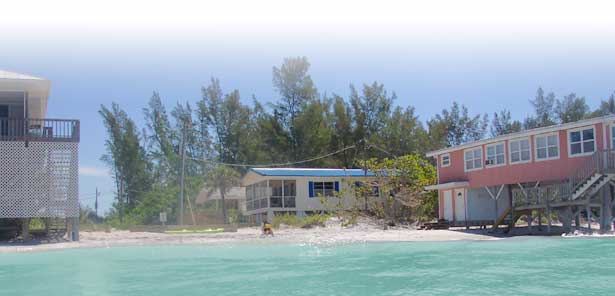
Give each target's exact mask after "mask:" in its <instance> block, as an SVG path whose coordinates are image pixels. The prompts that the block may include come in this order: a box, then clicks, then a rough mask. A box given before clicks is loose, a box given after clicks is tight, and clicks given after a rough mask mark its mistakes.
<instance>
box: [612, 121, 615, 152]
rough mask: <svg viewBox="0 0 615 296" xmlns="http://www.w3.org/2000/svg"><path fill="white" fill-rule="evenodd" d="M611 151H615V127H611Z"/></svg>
mask: <svg viewBox="0 0 615 296" xmlns="http://www.w3.org/2000/svg"><path fill="white" fill-rule="evenodd" d="M611 149H615V125H612V126H611Z"/></svg>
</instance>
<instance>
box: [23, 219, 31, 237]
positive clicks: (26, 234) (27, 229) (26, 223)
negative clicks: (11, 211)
mask: <svg viewBox="0 0 615 296" xmlns="http://www.w3.org/2000/svg"><path fill="white" fill-rule="evenodd" d="M21 238H22V239H23V240H24V241H27V240H29V239H30V218H23V219H21Z"/></svg>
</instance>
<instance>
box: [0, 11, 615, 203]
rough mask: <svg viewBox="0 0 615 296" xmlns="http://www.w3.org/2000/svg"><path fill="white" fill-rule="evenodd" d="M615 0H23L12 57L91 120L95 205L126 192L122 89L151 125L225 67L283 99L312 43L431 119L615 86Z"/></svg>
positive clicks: (334, 67) (87, 168) (314, 71)
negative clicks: (282, 90)
mask: <svg viewBox="0 0 615 296" xmlns="http://www.w3.org/2000/svg"><path fill="white" fill-rule="evenodd" d="M613 11H615V5H614V4H611V3H609V2H608V1H592V2H591V3H582V2H581V1H540V2H539V1H524V0H522V1H510V2H508V3H504V2H503V1H453V0H448V1H416V2H413V1H333V0H328V1H323V0H311V1H272V0H263V1H233V0H226V1H211V2H209V1H179V0H176V1H139V0H137V1H118V0H108V1H65V0H56V1H28V0H25V1H9V3H3V4H2V12H1V13H0V40H1V41H0V69H3V70H9V71H15V72H20V73H26V74H31V75H34V76H40V77H44V78H47V79H49V80H51V83H52V91H51V95H50V98H49V106H48V115H47V116H48V117H50V118H71V119H73V118H74V119H79V120H80V121H81V133H82V134H81V143H80V155H79V157H80V159H79V163H80V169H79V176H80V177H79V178H80V180H79V182H80V184H79V187H80V199H81V202H82V204H84V205H88V206H91V207H92V206H93V204H94V199H93V197H94V193H95V190H96V188H98V189H99V191H101V192H102V195H101V198H100V212H104V211H105V210H107V209H108V208H109V207H110V205H111V202H112V200H113V197H114V192H113V190H114V186H113V181H112V179H111V178H110V175H109V171H108V168H107V167H106V166H105V165H104V164H103V163H102V162H101V161H100V156H101V155H102V154H104V153H105V148H104V140H105V136H106V135H105V129H104V127H103V125H102V121H101V118H100V116H99V115H98V113H97V111H98V110H99V109H100V105H101V104H102V105H109V104H110V103H111V102H117V103H119V104H120V106H121V107H122V108H123V109H124V110H126V111H127V112H128V114H129V115H130V116H131V117H133V118H134V119H135V120H136V122H137V123H138V124H140V125H141V126H143V112H142V109H143V107H145V105H146V104H147V101H148V99H149V98H150V97H151V95H152V92H153V91H158V92H159V93H160V95H161V97H162V99H163V101H164V102H165V104H166V105H167V107H168V108H169V109H170V108H171V107H172V106H173V105H175V104H176V103H177V102H186V101H190V102H195V101H197V100H198V99H199V98H200V89H201V87H202V86H204V85H206V84H207V83H208V82H209V80H210V79H211V77H217V78H219V79H220V81H221V85H222V87H223V89H224V90H225V91H231V90H233V89H238V90H239V91H240V93H241V95H242V99H243V100H245V102H250V101H251V97H252V95H254V96H255V97H256V98H258V99H259V100H261V101H263V102H270V101H274V100H276V99H277V98H278V96H277V95H276V93H275V91H274V89H273V85H272V78H271V73H272V67H273V66H278V65H280V64H281V63H282V61H283V59H284V58H285V57H295V56H306V57H307V58H308V59H309V61H310V62H311V65H312V67H311V69H310V74H311V76H312V78H313V80H314V82H315V84H316V86H317V87H318V89H319V91H320V92H321V93H327V94H332V93H336V94H339V95H342V96H344V97H347V96H348V94H349V85H350V84H354V85H356V86H360V85H362V84H363V83H371V82H373V81H378V82H380V83H383V84H384V85H385V87H386V88H387V89H388V90H389V91H391V92H395V93H396V94H397V97H398V99H397V101H396V104H397V105H400V106H404V107H405V106H413V107H414V108H415V109H416V113H417V115H418V116H419V118H420V119H421V120H423V121H424V120H427V119H429V118H431V117H432V116H434V115H435V114H436V113H439V112H440V111H441V110H442V109H444V108H447V107H449V106H450V105H451V103H452V102H453V101H458V102H459V103H461V104H464V105H466V106H467V107H468V108H469V110H470V112H471V113H472V114H477V113H489V114H492V113H493V112H495V111H499V110H502V109H508V110H510V111H511V113H512V115H513V117H514V118H515V119H523V118H525V117H526V116H527V115H528V114H530V112H532V110H531V106H530V104H529V102H528V100H530V99H532V98H533V96H534V95H535V93H536V89H537V88H538V87H542V88H544V89H545V90H546V91H553V92H555V94H556V95H557V97H560V98H561V97H562V96H564V95H566V94H569V93H571V92H575V93H577V94H578V95H580V96H585V97H586V99H587V103H588V104H589V105H590V107H592V108H595V107H597V106H598V105H599V102H600V100H602V99H606V98H608V96H609V95H610V94H612V93H613V92H614V91H615V57H614V56H613V53H614V52H615V18H614V17H613V15H612V12H613Z"/></svg>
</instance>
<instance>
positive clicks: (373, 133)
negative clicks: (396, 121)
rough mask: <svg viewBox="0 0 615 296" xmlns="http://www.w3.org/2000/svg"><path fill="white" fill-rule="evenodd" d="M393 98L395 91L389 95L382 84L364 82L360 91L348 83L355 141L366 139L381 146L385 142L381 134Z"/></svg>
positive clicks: (394, 97)
mask: <svg viewBox="0 0 615 296" xmlns="http://www.w3.org/2000/svg"><path fill="white" fill-rule="evenodd" d="M395 99H396V95H395V93H393V94H391V95H389V94H388V92H387V91H386V89H385V88H384V85H383V84H381V83H378V82H373V83H372V84H371V85H368V84H364V85H363V88H362V89H361V92H360V93H359V92H358V91H357V90H356V89H355V87H354V86H353V85H350V105H351V106H352V112H353V115H354V125H355V132H354V134H355V141H357V142H358V141H360V140H366V141H367V144H368V145H369V144H374V145H378V146H383V145H384V144H385V143H384V140H383V138H382V134H383V131H384V129H385V127H386V126H387V122H388V120H389V118H390V114H391V108H392V105H393V102H394V101H395ZM360 148H361V149H363V148H364V147H360ZM374 152H375V151H372V153H374ZM381 153H382V152H380V151H378V152H376V154H374V155H381Z"/></svg>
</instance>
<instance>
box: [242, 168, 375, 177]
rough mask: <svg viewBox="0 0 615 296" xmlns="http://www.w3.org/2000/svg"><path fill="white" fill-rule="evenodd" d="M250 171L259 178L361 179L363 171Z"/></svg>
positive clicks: (267, 169)
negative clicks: (259, 176)
mask: <svg viewBox="0 0 615 296" xmlns="http://www.w3.org/2000/svg"><path fill="white" fill-rule="evenodd" d="M250 171H252V172H254V173H257V174H259V175H261V176H280V177H363V176H365V171H364V170H363V169H318V168H253V169H250ZM367 176H369V177H374V176H376V175H375V174H374V173H372V172H370V171H367Z"/></svg>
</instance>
